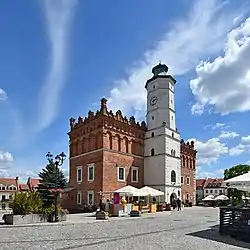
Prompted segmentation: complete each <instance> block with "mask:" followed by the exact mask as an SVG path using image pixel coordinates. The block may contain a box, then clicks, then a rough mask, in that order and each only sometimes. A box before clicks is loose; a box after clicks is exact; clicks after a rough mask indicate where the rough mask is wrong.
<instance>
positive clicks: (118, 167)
mask: <svg viewBox="0 0 250 250" xmlns="http://www.w3.org/2000/svg"><path fill="white" fill-rule="evenodd" d="M120 168H122V169H123V179H122V180H121V179H120V178H119V177H120V176H119V169H120ZM125 172H126V171H125V167H121V166H119V165H118V166H117V180H118V181H125V180H126V176H125Z"/></svg>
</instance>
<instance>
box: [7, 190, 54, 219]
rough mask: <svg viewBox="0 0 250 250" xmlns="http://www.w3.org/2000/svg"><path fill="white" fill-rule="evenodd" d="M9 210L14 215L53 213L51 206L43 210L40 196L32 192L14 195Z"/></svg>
mask: <svg viewBox="0 0 250 250" xmlns="http://www.w3.org/2000/svg"><path fill="white" fill-rule="evenodd" d="M10 208H12V210H13V214H16V215H26V214H48V213H51V211H53V206H50V207H49V208H46V209H44V206H43V201H42V199H41V196H40V194H39V193H38V192H32V191H29V192H26V193H16V194H15V195H14V196H13V197H12V199H11V201H10Z"/></svg>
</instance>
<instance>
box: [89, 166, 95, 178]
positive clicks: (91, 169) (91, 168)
mask: <svg viewBox="0 0 250 250" xmlns="http://www.w3.org/2000/svg"><path fill="white" fill-rule="evenodd" d="M94 179H95V166H94V164H89V165H88V181H94Z"/></svg>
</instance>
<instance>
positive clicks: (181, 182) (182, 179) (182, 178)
mask: <svg viewBox="0 0 250 250" xmlns="http://www.w3.org/2000/svg"><path fill="white" fill-rule="evenodd" d="M181 184H183V176H182V177H181Z"/></svg>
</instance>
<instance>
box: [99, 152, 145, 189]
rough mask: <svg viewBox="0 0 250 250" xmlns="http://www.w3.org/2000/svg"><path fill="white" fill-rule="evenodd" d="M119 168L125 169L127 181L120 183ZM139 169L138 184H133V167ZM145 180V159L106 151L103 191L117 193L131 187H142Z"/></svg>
mask: <svg viewBox="0 0 250 250" xmlns="http://www.w3.org/2000/svg"><path fill="white" fill-rule="evenodd" d="M118 166H120V167H124V168H125V181H118V172H117V171H118ZM132 166H134V167H138V182H137V183H136V182H131V167H132ZM143 180H144V173H143V157H135V156H133V155H125V154H121V153H119V152H110V151H104V159H103V191H115V190H117V189H119V188H122V187H125V186H127V185H131V186H134V187H138V188H140V187H142V186H143Z"/></svg>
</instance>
